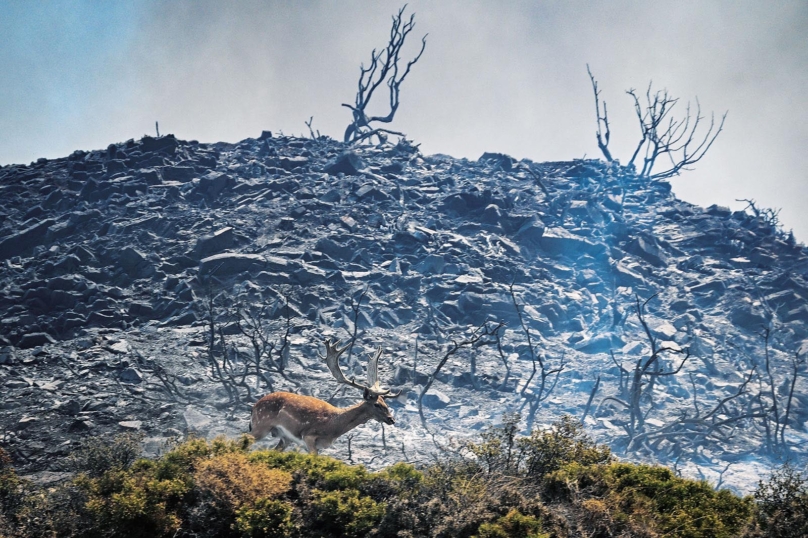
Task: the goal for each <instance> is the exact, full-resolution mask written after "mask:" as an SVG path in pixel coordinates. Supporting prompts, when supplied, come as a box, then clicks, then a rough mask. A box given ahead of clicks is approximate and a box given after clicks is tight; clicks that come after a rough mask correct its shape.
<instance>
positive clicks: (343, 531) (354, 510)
mask: <svg viewBox="0 0 808 538" xmlns="http://www.w3.org/2000/svg"><path fill="white" fill-rule="evenodd" d="M385 508H386V506H385V504H384V503H379V502H376V501H374V500H373V499H371V498H370V497H366V496H362V495H360V494H359V492H358V491H357V490H355V489H347V490H338V491H323V492H317V493H316V494H315V496H314V499H313V500H312V502H311V510H312V517H313V522H314V525H313V526H312V528H311V531H312V534H316V535H319V536H345V537H362V536H367V535H368V534H369V533H370V531H371V530H372V529H373V528H374V527H376V526H377V525H378V524H379V523H380V522H381V520H382V518H383V517H384V513H385Z"/></svg>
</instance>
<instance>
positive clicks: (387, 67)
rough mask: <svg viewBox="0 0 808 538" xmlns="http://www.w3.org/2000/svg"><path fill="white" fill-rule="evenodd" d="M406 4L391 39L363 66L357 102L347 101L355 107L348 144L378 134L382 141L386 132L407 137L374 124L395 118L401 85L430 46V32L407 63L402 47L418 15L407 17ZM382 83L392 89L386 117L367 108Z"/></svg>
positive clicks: (396, 19) (398, 16)
mask: <svg viewBox="0 0 808 538" xmlns="http://www.w3.org/2000/svg"><path fill="white" fill-rule="evenodd" d="M406 8H407V6H406V5H404V7H402V8H401V9H400V10H399V11H398V13H397V14H396V15H393V23H392V26H391V28H390V40H389V41H388V43H387V46H386V47H385V48H384V49H382V50H380V51H377V50H376V49H373V51H372V52H371V54H370V64H369V65H368V66H367V67H365V64H362V65H360V67H359V82H358V88H357V91H356V99H355V101H354V104H353V105H351V104H348V103H343V104H342V106H344V107H346V108H349V109H351V113H352V115H353V121H351V123H350V124H349V125H348V127H347V129H346V130H345V137H344V140H345V142H346V143H358V142H361V141H362V140H365V139H368V138H370V137H373V136H377V137H378V138H379V140H380V142H381V141H384V140H386V136H385V134H393V135H397V136H404V135H403V134H402V133H399V132H397V131H390V130H388V129H383V128H379V127H375V126H372V125H371V124H372V123H391V122H392V121H393V118H394V117H395V114H396V111H397V110H398V106H399V104H400V101H399V96H400V93H401V84H402V83H403V82H404V80H405V79H406V78H407V75H409V73H410V70H411V69H412V66H413V65H415V63H416V62H418V60H420V59H421V55H422V54H423V53H424V49H426V37H427V36H426V35H424V37H422V38H421V50H420V51H419V52H418V54H417V55H416V56H415V58H413V59H412V60H410V61H409V62H407V64H406V67H404V66H403V62H402V59H401V50H402V48H403V46H404V42H405V41H406V39H407V36H408V35H409V34H410V32H412V30H413V28H415V14H414V13H413V14H412V15H410V18H409V20H404V19H403V15H404V10H405V9H406ZM382 85H385V86H387V89H388V91H389V103H388V104H389V106H390V110H389V112H388V113H387V114H386V115H384V116H369V115H368V113H367V107H368V105H369V104H370V102H371V99H372V98H373V95H374V93H375V92H376V90H377V89H379V88H381V87H382Z"/></svg>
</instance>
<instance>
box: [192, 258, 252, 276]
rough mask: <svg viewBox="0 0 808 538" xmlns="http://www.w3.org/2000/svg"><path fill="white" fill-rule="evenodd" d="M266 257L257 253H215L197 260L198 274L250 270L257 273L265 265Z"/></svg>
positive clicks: (228, 273)
mask: <svg viewBox="0 0 808 538" xmlns="http://www.w3.org/2000/svg"><path fill="white" fill-rule="evenodd" d="M266 263H267V262H266V259H265V258H264V257H263V256H260V255H258V254H235V253H225V254H216V255H214V256H208V257H207V258H203V259H202V260H201V261H200V262H199V273H200V274H203V275H205V274H212V275H231V274H234V273H242V272H244V271H250V272H255V273H258V272H259V271H261V270H262V269H264V267H265V266H266Z"/></svg>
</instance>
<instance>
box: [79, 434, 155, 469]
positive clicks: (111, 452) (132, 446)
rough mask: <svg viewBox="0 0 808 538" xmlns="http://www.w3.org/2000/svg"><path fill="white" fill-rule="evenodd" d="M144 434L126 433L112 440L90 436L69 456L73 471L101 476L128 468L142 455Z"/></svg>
mask: <svg viewBox="0 0 808 538" xmlns="http://www.w3.org/2000/svg"><path fill="white" fill-rule="evenodd" d="M142 440H143V435H142V434H139V433H125V434H121V435H118V436H116V437H114V438H113V439H112V440H109V439H103V438H100V437H99V438H90V439H88V440H87V441H85V442H84V444H83V445H82V446H81V447H80V448H79V449H78V450H77V451H75V452H73V453H72V454H71V455H70V457H69V464H70V468H71V469H72V470H73V471H76V472H79V473H84V474H86V475H88V476H101V475H103V474H104V473H105V472H107V471H110V470H120V469H127V468H128V467H129V466H130V465H132V464H133V463H134V462H135V460H136V459H137V458H138V456H140V453H141V448H140V443H141V441H142Z"/></svg>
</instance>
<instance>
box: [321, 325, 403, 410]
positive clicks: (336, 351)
mask: <svg viewBox="0 0 808 538" xmlns="http://www.w3.org/2000/svg"><path fill="white" fill-rule="evenodd" d="M350 346H351V344H348V345H346V346H345V347H343V348H342V349H340V348H339V340H335V341H333V342H332V341H331V340H330V339H326V341H325V363H326V365H328V369H329V370H331V375H333V376H334V379H336V380H337V382H339V383H344V384H346V385H349V386H351V387H354V388H357V389H360V390H362V391H363V392H365V393H366V394H367V398H377V397H379V396H382V397H384V398H395V397H397V396H398V395H399V394H401V391H398V392H396V393H394V394H391V393H390V389H383V388H382V387H381V385H380V384H379V357H381V356H382V353H383V351H382V348H381V346H380V347H379V349H377V350H376V353H374V354H373V355H371V356H370V360H369V361H368V384H367V385H362V384H360V383H357V382H356V381H354V380H353V379H347V378H346V377H345V374H343V373H342V370H341V369H340V367H339V357H340V355H342V354H343V353H344V352H345V350H347V349H348V348H349V347H350Z"/></svg>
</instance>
